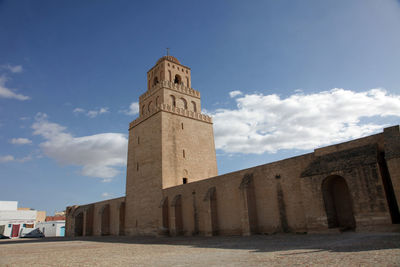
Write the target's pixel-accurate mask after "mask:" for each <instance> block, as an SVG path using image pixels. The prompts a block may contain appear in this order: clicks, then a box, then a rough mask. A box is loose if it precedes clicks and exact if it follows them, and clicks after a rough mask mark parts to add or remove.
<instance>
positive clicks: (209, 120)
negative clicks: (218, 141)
mask: <svg viewBox="0 0 400 267" xmlns="http://www.w3.org/2000/svg"><path fill="white" fill-rule="evenodd" d="M159 111H166V112H170V113H173V114H176V115H179V116H182V117H186V118H190V119H194V120H199V121H203V122H207V123H212V118H211V117H210V116H208V115H205V114H202V113H198V112H193V111H189V110H186V109H183V108H177V107H172V106H171V105H168V104H160V105H158V106H154V107H153V108H152V109H151V110H150V112H147V113H145V114H144V115H142V116H141V117H139V118H137V119H136V120H134V121H132V122H131V123H130V124H129V129H131V128H133V127H135V126H136V125H138V124H139V123H141V122H143V121H145V120H147V119H148V118H149V117H151V116H153V115H154V114H156V113H157V112H159Z"/></svg>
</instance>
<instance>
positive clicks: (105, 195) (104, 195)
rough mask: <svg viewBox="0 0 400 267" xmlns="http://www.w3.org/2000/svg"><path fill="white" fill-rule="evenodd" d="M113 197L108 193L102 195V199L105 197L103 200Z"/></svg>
mask: <svg viewBox="0 0 400 267" xmlns="http://www.w3.org/2000/svg"><path fill="white" fill-rule="evenodd" d="M111 196H112V194H110V193H107V192H104V193H103V194H101V197H103V198H107V197H111Z"/></svg>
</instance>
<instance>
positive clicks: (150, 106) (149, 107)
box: [147, 101, 153, 112]
mask: <svg viewBox="0 0 400 267" xmlns="http://www.w3.org/2000/svg"><path fill="white" fill-rule="evenodd" d="M152 104H153V102H152V101H150V102H149V106H148V107H147V110H148V111H149V112H150V110H151V108H152Z"/></svg>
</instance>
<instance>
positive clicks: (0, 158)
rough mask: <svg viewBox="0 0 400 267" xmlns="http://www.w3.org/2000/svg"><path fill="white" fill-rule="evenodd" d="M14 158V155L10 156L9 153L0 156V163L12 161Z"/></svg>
mask: <svg viewBox="0 0 400 267" xmlns="http://www.w3.org/2000/svg"><path fill="white" fill-rule="evenodd" d="M14 160H15V158H14V156H11V155H6V156H0V163H4V162H8V161H14Z"/></svg>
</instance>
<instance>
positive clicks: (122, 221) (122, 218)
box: [119, 202, 125, 235]
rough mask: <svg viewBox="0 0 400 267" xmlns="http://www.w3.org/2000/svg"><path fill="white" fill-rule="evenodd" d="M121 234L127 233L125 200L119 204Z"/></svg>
mask: <svg viewBox="0 0 400 267" xmlns="http://www.w3.org/2000/svg"><path fill="white" fill-rule="evenodd" d="M119 235H125V202H122V203H121V205H120V206H119Z"/></svg>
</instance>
